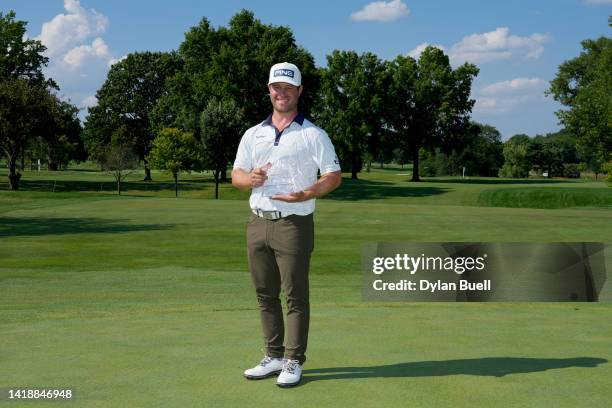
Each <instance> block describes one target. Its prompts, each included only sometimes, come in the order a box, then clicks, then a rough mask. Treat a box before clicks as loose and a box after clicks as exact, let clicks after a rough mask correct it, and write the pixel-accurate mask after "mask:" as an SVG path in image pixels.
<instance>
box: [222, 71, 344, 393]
mask: <svg viewBox="0 0 612 408" xmlns="http://www.w3.org/2000/svg"><path fill="white" fill-rule="evenodd" d="M301 79H302V78H301V73H300V71H299V69H298V68H297V67H296V66H295V65H293V64H290V63H287V62H283V63H280V64H276V65H274V66H272V68H271V69H270V76H269V80H268V90H269V91H270V101H271V102H272V108H273V110H272V114H271V115H270V116H268V118H267V119H265V120H264V121H263V122H262V123H260V124H258V125H256V126H253V127H252V128H250V129H249V130H247V131H246V132H245V133H244V135H243V136H242V140H241V141H240V145H239V146H238V152H237V154H236V161H235V162H234V169H233V171H232V184H233V185H234V186H235V187H236V188H238V189H241V190H248V189H252V190H251V197H250V199H249V204H250V206H251V210H252V214H251V218H250V220H249V222H248V224H247V253H248V260H249V270H250V273H251V278H252V281H253V285H254V286H255V291H256V294H257V301H258V303H259V309H260V315H261V324H262V329H263V335H264V342H265V347H266V355H265V356H264V358H263V360H261V362H260V363H259V364H258V365H257V366H255V367H253V368H251V369H248V370H246V371H245V372H244V376H245V377H246V378H248V379H261V378H266V377H270V376H272V375H276V374H279V373H280V375H279V376H278V379H277V382H276V384H277V385H278V386H280V387H291V386H294V385H297V384H298V383H299V382H300V380H301V377H302V368H301V365H302V364H303V363H304V361H306V354H305V353H306V345H307V341H308V325H309V321H310V303H309V290H308V269H309V263H310V254H311V252H312V250H313V248H314V225H313V212H314V209H315V199H316V198H318V197H322V196H324V195H325V194H327V193H329V192H331V191H333V190H335V189H336V188H337V187H338V186H339V185H340V183H341V181H342V173H341V171H340V166H339V164H338V158H337V156H336V153H335V151H334V147H333V145H332V143H331V141H330V139H329V137H328V136H327V134H326V133H325V131H323V130H322V129H320V128H318V127H317V126H315V125H314V124H312V123H311V122H310V121H308V120H307V119H305V118H304V117H303V116H302V115H301V114H299V113H298V100H299V97H300V95H301V94H302V91H303V87H302V81H301ZM317 171H320V173H321V177H320V178H319V179H318V180H317ZM281 289H282V290H283V292H284V294H285V297H286V301H287V309H288V310H287V339H286V344H285V345H284V344H283V342H284V335H285V329H284V321H283V311H282V307H281V301H280V298H279V296H280V292H281Z"/></svg>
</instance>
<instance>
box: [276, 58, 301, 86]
mask: <svg viewBox="0 0 612 408" xmlns="http://www.w3.org/2000/svg"><path fill="white" fill-rule="evenodd" d="M275 82H286V83H288V84H291V85H295V86H300V85H302V74H301V73H300V70H299V69H298V67H296V66H295V65H293V64H291V63H289V62H281V63H279V64H274V65H272V68H270V79H268V85H270V84H273V83H275Z"/></svg>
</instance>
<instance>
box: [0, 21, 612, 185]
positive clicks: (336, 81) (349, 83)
mask: <svg viewBox="0 0 612 408" xmlns="http://www.w3.org/2000/svg"><path fill="white" fill-rule="evenodd" d="M25 24H26V23H25V22H22V21H16V20H15V14H14V13H13V12H9V13H7V14H6V15H2V14H1V13H0V39H1V42H0V70H1V72H0V75H1V76H0V81H1V84H0V124H1V125H0V144H1V145H2V147H3V149H4V151H5V155H6V157H7V161H8V164H9V181H10V183H11V188H13V189H17V188H18V184H19V173H18V171H17V161H18V160H19V159H20V158H21V160H22V168H23V160H24V157H25V156H26V153H27V154H28V155H29V156H30V157H41V156H42V155H43V154H44V155H46V158H47V162H48V163H49V169H57V168H58V167H60V166H61V165H62V164H63V163H67V161H69V160H84V159H85V158H88V159H90V160H93V161H97V162H98V163H100V164H101V166H102V168H104V169H106V170H108V171H112V172H113V173H114V174H115V178H116V180H117V184H118V191H119V192H120V189H121V186H120V183H121V180H122V177H124V175H123V171H124V170H129V169H134V168H135V167H136V166H137V164H138V163H143V164H144V172H145V174H144V178H145V180H150V179H151V172H150V169H151V168H158V169H165V170H169V171H170V172H171V173H172V174H173V176H174V179H175V182H178V174H179V173H180V172H181V171H190V170H203V169H207V170H211V171H212V173H213V176H214V179H215V185H216V192H218V184H219V183H220V182H223V181H225V180H226V179H227V172H226V169H227V166H228V164H229V163H231V161H232V160H233V158H234V155H235V151H236V148H237V145H238V142H239V140H240V137H241V135H242V133H243V132H244V130H246V129H247V128H248V127H250V126H252V125H254V124H256V123H258V122H261V121H262V120H263V119H264V118H265V117H266V116H267V115H268V113H269V111H270V102H269V99H268V95H267V87H266V79H267V76H268V70H269V67H270V66H272V65H273V64H274V63H276V62H279V61H291V62H293V63H295V64H296V65H297V66H299V67H300V69H301V71H302V73H303V78H304V83H303V85H304V92H303V94H302V98H301V100H300V110H301V111H302V112H303V113H304V114H305V115H307V116H309V117H311V118H312V120H313V121H314V122H315V123H317V124H318V125H319V126H321V127H322V128H324V129H326V130H327V132H328V133H329V134H330V136H331V137H332V139H333V142H334V145H335V147H336V149H337V152H338V156H339V158H340V160H341V166H342V168H343V170H344V171H347V172H350V173H351V177H353V178H357V177H358V173H359V172H360V171H361V170H362V168H363V167H364V166H366V167H368V168H369V167H370V166H371V165H372V163H385V162H389V161H391V160H395V161H397V162H400V163H407V162H410V163H412V166H413V173H412V180H413V181H419V174H424V175H442V174H444V173H448V174H456V173H457V172H458V170H459V169H461V170H463V168H464V167H465V168H466V171H467V172H468V174H469V175H483V176H497V175H501V176H504V177H523V176H524V174H525V173H524V171H523V170H521V171H519V170H516V169H518V168H520V169H524V168H525V167H526V164H525V163H524V162H525V160H526V159H520V160H519V161H518V162H520V163H518V162H517V163H518V164H517V163H515V162H516V160H517V157H519V158H520V157H521V155H522V154H523V153H522V151H523V150H525V152H524V154H523V156H524V157H525V158H528V159H529V160H530V164H531V167H530V170H531V169H534V168H536V169H537V170H538V171H539V170H540V169H544V168H545V167H546V168H547V169H548V170H549V171H548V172H547V174H549V175H558V174H559V172H560V170H559V169H560V167H559V166H560V165H559V162H558V161H559V160H562V161H563V163H570V162H571V161H570V162H567V161H565V160H576V163H578V161H577V160H582V163H583V167H584V166H590V167H589V168H591V169H594V170H599V171H603V168H604V165H605V162H606V161H608V160H610V159H611V158H612V157H610V155H611V152H612V142H611V141H610V140H611V138H612V136H611V131H610V128H611V124H610V122H609V117H611V115H610V114H611V113H612V112H611V110H612V107H611V106H610V101H609V96H610V84H611V83H612V81H606V80H607V79H609V78H610V68H609V67H610V66H611V65H610V64H608V65H606V62H608V61H609V60H610V58H611V57H610V55H612V51H611V49H612V47H611V46H610V43H611V42H612V40H611V39H609V38H606V37H603V38H601V39H598V40H596V41H591V40H587V41H590V42H583V47H584V48H585V52H584V53H583V54H581V56H580V57H578V58H577V59H581V60H580V61H579V62H575V63H574V62H572V61H574V60H571V61H568V62H566V63H564V64H563V65H562V66H560V68H559V73H558V75H557V78H555V80H554V81H553V82H552V83H551V89H550V91H549V92H550V93H551V94H552V95H553V96H554V97H555V98H556V99H558V100H559V101H560V102H561V103H563V104H564V105H566V106H567V107H568V108H569V109H568V110H567V111H562V112H559V113H558V114H559V118H560V120H561V122H562V123H563V124H564V126H565V130H564V131H563V132H564V135H565V136H563V137H561V136H559V137H557V136H554V137H553V136H542V137H536V138H534V139H533V142H532V141H531V139H530V138H528V139H529V140H530V141H529V143H528V144H525V143H518V141H519V139H520V138H519V137H518V136H515V137H513V138H511V141H512V142H511V143H510V141H508V142H506V143H505V144H503V143H502V142H501V136H500V134H499V132H498V131H497V130H496V129H495V128H494V127H492V126H490V125H486V124H479V123H475V122H473V121H472V120H471V118H470V114H471V111H472V108H473V106H474V102H475V101H474V100H473V99H470V93H471V87H472V82H473V80H474V78H475V77H476V76H477V75H478V72H479V70H478V68H477V67H476V66H475V65H473V64H470V63H464V64H463V65H461V66H459V67H456V68H453V67H452V66H451V64H450V62H449V57H448V56H447V55H446V54H445V53H444V52H443V51H442V50H440V49H438V48H435V47H427V48H426V49H425V50H424V51H423V52H422V54H421V55H420V56H419V57H418V58H412V57H410V56H402V55H400V56H398V57H396V58H395V59H393V60H391V61H385V60H381V59H380V58H378V57H377V56H376V55H375V54H373V53H370V52H366V53H362V54H361V55H359V54H357V53H356V52H354V51H339V50H336V51H334V52H333V53H332V54H330V55H328V56H327V66H326V67H323V68H317V67H316V66H315V64H314V58H313V57H312V55H311V54H310V53H309V52H308V51H307V50H306V49H304V48H303V47H301V46H299V45H298V44H297V43H296V41H295V38H294V36H293V33H292V32H291V30H290V29H289V28H288V27H284V26H275V25H267V24H263V23H262V22H261V21H259V20H258V19H256V18H255V17H254V15H253V13H252V12H250V11H246V10H243V11H241V12H239V13H237V14H236V15H235V16H234V17H232V19H231V20H230V22H229V24H228V26H227V27H218V28H214V27H212V26H211V25H210V22H209V21H208V20H207V19H206V18H203V19H202V20H201V21H200V22H199V24H198V25H196V26H195V27H192V28H191V29H190V30H189V31H188V32H187V33H186V34H185V39H184V41H183V42H182V43H181V44H180V45H179V46H178V48H177V50H176V51H172V52H149V51H145V52H135V53H131V54H129V55H128V56H127V57H126V58H125V59H123V60H121V61H119V62H117V63H115V64H113V65H112V66H111V67H110V69H109V72H108V75H107V78H106V80H105V82H104V83H103V85H102V86H101V88H100V89H99V90H98V91H97V92H96V98H97V101H98V102H97V105H95V106H93V107H90V108H89V109H88V115H87V118H86V121H85V123H84V126H83V127H82V128H81V125H80V123H79V121H78V118H77V116H76V115H77V113H78V109H77V108H76V107H74V105H71V104H70V103H68V102H61V101H60V100H59V99H58V98H57V96H55V93H54V92H55V91H56V90H57V89H58V87H57V84H55V82H53V80H51V79H45V78H44V76H43V75H42V68H43V67H44V66H45V65H46V64H47V63H48V59H47V58H46V57H44V56H43V52H44V50H45V48H44V46H43V45H42V44H41V43H40V42H39V41H36V40H28V39H24V36H23V34H24V33H25ZM585 55H588V56H589V57H588V58H587V57H585ZM3 56H4V57H3ZM605 91H607V92H608V93H607V94H606V93H605ZM17 95H21V96H19V97H18V96H17ZM589 95H600V99H599V100H597V101H596V102H592V103H591V101H592V99H591V98H590V96H589ZM606 98H608V99H606ZM606 103H607V105H606ZM602 106H603V107H602ZM606 114H607V115H608V116H606ZM15 118H26V119H27V120H16V119H15ZM589 123H590V124H593V123H595V125H596V126H595V127H594V128H593V126H591V127H586V124H589ZM536 139H537V141H536ZM549 139H550V140H549ZM553 139H554V140H553ZM559 140H564V142H563V143H565V142H568V141H569V142H571V143H573V145H574V147H575V150H576V152H575V153H573V156H572V154H565V153H563V154H562V155H561V156H559V155H558V154H557V155H556V156H555V155H554V154H552V153H550V152H556V151H557V150H555V149H557V147H554V148H553V147H551V146H557V145H558V144H559V143H561V142H560V141H559ZM523 141H524V140H523ZM569 142H568V143H569ZM521 146H523V147H521ZM538 146H541V148H540V147H538ZM538 149H540V150H541V152H540V153H538V152H539V150H538ZM527 150H529V151H527ZM549 153H550V154H549ZM551 154H552V156H554V159H550V158H549V157H552V156H551ZM555 154H556V153H555ZM597 166H598V167H597Z"/></svg>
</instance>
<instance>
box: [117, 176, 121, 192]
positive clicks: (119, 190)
mask: <svg viewBox="0 0 612 408" xmlns="http://www.w3.org/2000/svg"><path fill="white" fill-rule="evenodd" d="M117 194H118V195H121V176H119V177H117Z"/></svg>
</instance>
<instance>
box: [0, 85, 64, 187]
mask: <svg viewBox="0 0 612 408" xmlns="http://www.w3.org/2000/svg"><path fill="white" fill-rule="evenodd" d="M52 103H53V97H52V95H51V94H50V93H49V91H48V90H46V89H43V88H41V87H40V86H38V85H32V84H30V83H29V82H27V81H26V80H22V79H9V80H3V81H0V147H1V148H2V150H3V151H4V154H5V155H6V158H7V160H8V167H9V175H8V178H9V184H10V188H11V189H12V190H18V189H19V180H20V178H21V174H20V173H19V172H18V171H17V160H18V159H19V157H20V155H21V154H22V152H23V149H24V148H25V146H26V145H27V143H28V140H30V139H31V138H33V137H35V135H37V134H42V133H43V132H44V131H45V129H44V126H43V125H44V124H45V122H46V121H47V119H48V118H49V116H50V115H51V105H52Z"/></svg>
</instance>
